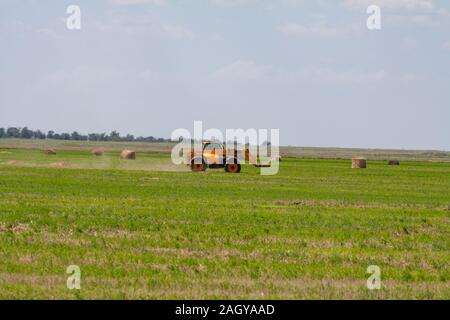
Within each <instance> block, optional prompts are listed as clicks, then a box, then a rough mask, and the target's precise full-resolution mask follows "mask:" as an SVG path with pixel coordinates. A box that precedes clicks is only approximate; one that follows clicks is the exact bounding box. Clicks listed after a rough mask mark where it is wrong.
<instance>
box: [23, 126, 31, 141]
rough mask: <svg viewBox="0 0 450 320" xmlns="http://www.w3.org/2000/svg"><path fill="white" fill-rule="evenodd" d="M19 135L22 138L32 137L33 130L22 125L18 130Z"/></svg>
mask: <svg viewBox="0 0 450 320" xmlns="http://www.w3.org/2000/svg"><path fill="white" fill-rule="evenodd" d="M20 137H21V138H23V139H30V138H32V137H33V131H31V130H29V129H28V127H23V128H22V130H20Z"/></svg>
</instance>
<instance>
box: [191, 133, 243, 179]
mask: <svg viewBox="0 0 450 320" xmlns="http://www.w3.org/2000/svg"><path fill="white" fill-rule="evenodd" d="M244 153H245V154H244V155H241V154H240V152H238V151H237V150H236V148H235V149H234V153H233V154H231V155H227V149H226V148H225V147H224V145H223V144H222V143H220V142H211V141H203V142H202V151H200V152H196V151H195V150H191V153H190V155H188V156H189V159H188V160H189V162H188V163H190V166H191V170H192V171H195V172H200V171H205V170H206V168H211V169H219V168H224V169H225V171H226V172H229V173H239V172H241V164H240V160H241V159H245V160H248V159H249V151H248V150H245V152H244Z"/></svg>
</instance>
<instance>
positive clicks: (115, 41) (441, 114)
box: [0, 0, 450, 150]
mask: <svg viewBox="0 0 450 320" xmlns="http://www.w3.org/2000/svg"><path fill="white" fill-rule="evenodd" d="M371 4H375V5H378V6H379V7H380V9H381V30H369V29H368V28H367V26H366V21H367V18H368V17H369V14H367V12H366V10H367V7H368V6H369V5H371ZM69 5H78V6H79V7H80V9H81V29H80V30H69V29H68V28H67V27H66V22H67V18H68V17H69V14H67V13H66V9H67V7H68V6H69ZM449 58H450V1H446V0H443V1H439V0H378V1H377V0H329V1H327V0H317V1H311V0H279V1H274V0H172V1H171V0H97V1H92V0H70V1H62V0H21V1H16V0H0V127H8V126H18V127H23V126H28V127H29V128H32V129H41V130H44V131H47V130H55V131H58V132H71V131H74V130H77V131H79V132H81V133H84V134H86V133H90V132H110V131H112V130H117V131H119V132H120V133H122V134H125V133H131V134H134V135H144V136H149V135H153V136H157V137H170V135H171V133H172V132H173V131H174V130H175V129H178V128H186V129H188V130H190V131H191V132H192V131H193V125H194V121H195V120H200V121H203V127H204V128H205V129H207V128H218V129H221V130H223V131H224V132H225V129H226V128H228V129H237V128H244V129H249V128H255V129H279V130H280V143H281V145H295V146H317V147H364V148H398V149H437V150H450V59H449Z"/></svg>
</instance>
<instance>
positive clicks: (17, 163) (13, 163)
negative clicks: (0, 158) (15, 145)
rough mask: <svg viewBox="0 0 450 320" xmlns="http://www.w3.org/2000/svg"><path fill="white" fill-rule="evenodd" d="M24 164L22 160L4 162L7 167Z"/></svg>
mask: <svg viewBox="0 0 450 320" xmlns="http://www.w3.org/2000/svg"><path fill="white" fill-rule="evenodd" d="M24 163H25V162H23V161H22V160H10V161H8V162H6V164H9V165H20V164H24Z"/></svg>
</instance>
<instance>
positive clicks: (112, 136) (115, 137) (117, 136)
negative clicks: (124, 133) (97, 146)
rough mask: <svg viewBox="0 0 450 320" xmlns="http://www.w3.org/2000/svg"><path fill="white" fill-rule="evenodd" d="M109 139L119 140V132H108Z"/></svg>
mask: <svg viewBox="0 0 450 320" xmlns="http://www.w3.org/2000/svg"><path fill="white" fill-rule="evenodd" d="M109 140H111V141H120V133H118V132H117V131H115V130H114V131H112V132H111V133H110V134H109Z"/></svg>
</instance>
